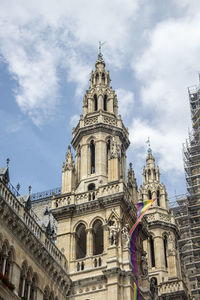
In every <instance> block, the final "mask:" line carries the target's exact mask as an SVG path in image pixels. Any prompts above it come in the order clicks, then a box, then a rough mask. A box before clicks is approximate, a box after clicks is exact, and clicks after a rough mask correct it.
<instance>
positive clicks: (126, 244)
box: [121, 224, 130, 249]
mask: <svg viewBox="0 0 200 300" xmlns="http://www.w3.org/2000/svg"><path fill="white" fill-rule="evenodd" d="M121 233H122V247H123V248H124V249H125V248H128V247H129V242H130V238H129V232H128V224H126V225H125V226H124V227H123V228H122V230H121Z"/></svg>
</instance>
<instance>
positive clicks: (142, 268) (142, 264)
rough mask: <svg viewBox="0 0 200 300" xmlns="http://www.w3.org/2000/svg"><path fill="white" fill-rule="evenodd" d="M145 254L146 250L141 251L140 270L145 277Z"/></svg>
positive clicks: (146, 264)
mask: <svg viewBox="0 0 200 300" xmlns="http://www.w3.org/2000/svg"><path fill="white" fill-rule="evenodd" d="M146 255H147V253H146V251H143V252H142V256H141V271H142V275H143V276H145V277H146V276H147V275H148V262H147V258H146Z"/></svg>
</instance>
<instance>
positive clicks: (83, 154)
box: [80, 144, 88, 179]
mask: <svg viewBox="0 0 200 300" xmlns="http://www.w3.org/2000/svg"><path fill="white" fill-rule="evenodd" d="M87 149H88V145H87V144H85V145H82V147H81V164H80V167H81V175H80V179H83V178H86V177H87V175H88V171H87V166H88V162H87V157H88V156H87V154H88V153H87Z"/></svg>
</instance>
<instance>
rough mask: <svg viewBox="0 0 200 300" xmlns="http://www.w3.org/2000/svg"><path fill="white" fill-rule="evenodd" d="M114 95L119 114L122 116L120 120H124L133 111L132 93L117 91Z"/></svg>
mask: <svg viewBox="0 0 200 300" xmlns="http://www.w3.org/2000/svg"><path fill="white" fill-rule="evenodd" d="M116 94H117V98H118V105H119V113H120V114H121V115H122V118H124V119H125V118H126V117H128V116H129V114H130V113H131V111H132V109H133V105H134V93H133V92H131V91H128V90H124V89H117V90H116Z"/></svg>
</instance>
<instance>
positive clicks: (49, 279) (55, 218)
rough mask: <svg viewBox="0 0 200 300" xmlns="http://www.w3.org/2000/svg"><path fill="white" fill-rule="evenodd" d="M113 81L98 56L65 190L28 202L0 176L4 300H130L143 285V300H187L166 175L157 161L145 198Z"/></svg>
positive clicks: (66, 166) (4, 172)
mask: <svg viewBox="0 0 200 300" xmlns="http://www.w3.org/2000/svg"><path fill="white" fill-rule="evenodd" d="M110 81H111V80H110V74H109V71H107V70H106V69H105V63H104V61H103V58H102V54H101V53H99V55H98V59H97V62H96V64H95V70H94V71H93V72H92V73H91V76H90V86H89V89H88V90H87V91H86V93H85V95H84V98H83V114H82V115H81V116H80V120H79V122H78V125H77V126H76V128H75V129H73V133H72V142H71V144H72V147H73V148H74V151H75V159H74V157H73V153H72V150H71V147H70V146H69V147H68V151H67V153H66V158H65V162H64V163H63V166H62V187H61V188H58V189H56V190H51V191H50V192H44V193H38V194H37V195H36V194H34V195H26V196H23V197H22V196H20V195H19V194H18V192H17V191H16V190H15V189H14V188H13V187H12V186H11V184H10V183H9V172H8V167H6V168H2V169H0V225H1V229H0V232H1V235H0V271H1V273H0V274H1V278H2V276H3V278H4V279H3V280H4V281H5V275H6V276H7V277H8V280H9V282H10V283H12V284H14V285H15V289H14V291H11V290H12V285H11V284H10V285H9V283H7V286H6V287H5V282H4V283H2V280H0V299H1V300H2V299H3V300H7V299H8V300H9V299H24V300H25V299H27V300H37V299H39V300H42V299H43V300H55V299H57V300H62V299H66V300H67V299H68V300H98V299H99V300H100V299H107V300H108V299H109V300H125V299H126V300H129V299H130V300H131V299H133V284H134V282H135V281H137V280H138V282H139V287H140V294H141V295H140V299H141V300H144V299H145V300H150V299H160V300H164V299H169V297H170V299H174V300H180V299H189V297H188V296H187V288H186V286H185V284H184V280H183V278H182V273H181V268H180V261H179V255H178V252H177V250H176V243H177V239H178V237H179V232H178V230H177V226H176V223H175V221H174V217H173V215H172V214H171V213H170V210H169V207H168V200H167V193H166V190H165V187H164V185H162V184H160V178H159V169H158V168H156V167H155V161H154V158H153V156H152V154H151V153H149V155H148V157H147V166H146V167H145V168H144V173H143V175H144V183H143V186H142V187H141V189H140V191H139V195H138V188H137V183H136V178H135V174H134V171H133V168H132V164H131V163H130V165H129V169H128V171H127V170H126V165H127V162H126V151H127V148H128V147H129V144H130V142H129V136H128V130H127V128H125V126H124V124H123V122H122V119H121V116H120V115H119V114H118V100H117V95H116V94H115V92H114V90H113V89H112V87H111V86H110ZM150 173H151V174H150ZM155 192H156V197H157V203H156V204H155V206H154V207H152V209H151V210H150V211H149V214H148V215H147V217H144V218H143V220H142V221H141V222H140V224H139V227H138V228H139V229H138V238H137V241H136V261H137V272H135V273H133V271H132V265H131V260H130V251H129V230H130V229H131V227H132V226H133V224H134V223H135V221H136V214H137V209H136V204H137V202H138V201H145V200H146V199H148V198H150V196H153V197H154V196H155ZM158 192H159V193H158ZM55 238H56V241H55ZM154 241H155V244H154V245H153V246H154V248H152V243H154ZM152 249H154V252H152V251H151V250H152ZM146 254H147V258H146ZM147 259H148V262H149V269H148V264H147ZM9 288H10V289H9ZM167 297H168V298H167ZM181 297H182V298H181Z"/></svg>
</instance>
